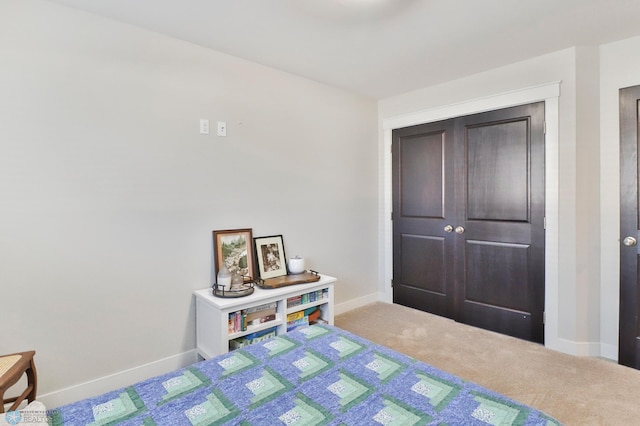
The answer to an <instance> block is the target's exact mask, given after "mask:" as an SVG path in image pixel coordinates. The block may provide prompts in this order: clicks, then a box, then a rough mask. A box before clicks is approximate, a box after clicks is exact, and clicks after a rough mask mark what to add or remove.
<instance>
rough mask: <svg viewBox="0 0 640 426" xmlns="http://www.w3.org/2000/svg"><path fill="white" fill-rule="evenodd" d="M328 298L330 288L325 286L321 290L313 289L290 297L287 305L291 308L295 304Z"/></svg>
mask: <svg viewBox="0 0 640 426" xmlns="http://www.w3.org/2000/svg"><path fill="white" fill-rule="evenodd" d="M328 298H329V289H328V288H323V289H320V290H316V291H311V292H309V293H305V294H301V295H299V296H294V297H290V298H288V299H287V307H289V308H291V307H293V306H298V305H305V304H307V303H314V302H317V301H319V300H324V299H328Z"/></svg>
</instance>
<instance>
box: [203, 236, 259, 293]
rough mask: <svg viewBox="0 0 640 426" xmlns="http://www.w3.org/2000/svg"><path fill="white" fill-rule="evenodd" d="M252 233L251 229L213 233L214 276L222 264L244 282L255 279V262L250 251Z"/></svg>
mask: <svg viewBox="0 0 640 426" xmlns="http://www.w3.org/2000/svg"><path fill="white" fill-rule="evenodd" d="M252 242H253V231H252V229H251V228H245V229H227V230H222V231H213V258H214V264H215V274H216V275H217V274H218V272H219V271H220V268H221V267H222V265H223V264H225V265H226V266H227V269H228V270H229V272H230V273H231V275H233V274H234V272H239V273H240V275H242V276H243V277H244V281H251V280H252V279H254V278H255V260H254V257H253V256H254V253H253V250H252V246H251V245H252Z"/></svg>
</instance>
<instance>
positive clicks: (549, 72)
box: [379, 48, 600, 355]
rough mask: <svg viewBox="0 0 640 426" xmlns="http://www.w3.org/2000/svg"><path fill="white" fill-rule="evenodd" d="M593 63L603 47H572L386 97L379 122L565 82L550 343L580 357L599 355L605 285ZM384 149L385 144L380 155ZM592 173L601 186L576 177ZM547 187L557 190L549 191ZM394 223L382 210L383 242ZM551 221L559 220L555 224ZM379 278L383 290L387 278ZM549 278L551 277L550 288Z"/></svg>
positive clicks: (554, 194) (555, 173) (553, 196)
mask: <svg viewBox="0 0 640 426" xmlns="http://www.w3.org/2000/svg"><path fill="white" fill-rule="evenodd" d="M594 64H595V67H596V69H597V65H598V50H597V48H572V49H567V50H563V51H560V52H556V53H553V54H549V55H545V56H541V57H538V58H532V59H530V60H527V61H523V62H519V63H516V64H512V65H509V66H506V67H502V68H498V69H495V70H491V71H489V72H485V73H481V74H477V75H473V76H470V77H467V78H464V79H460V80H456V81H451V82H448V83H446V84H441V85H438V86H433V87H428V88H425V89H421V90H417V91H414V92H410V93H407V94H404V95H401V96H396V97H393V98H389V99H384V100H382V101H381V102H380V103H379V120H380V121H381V122H384V121H387V122H389V121H394V120H396V121H402V120H401V118H402V117H403V116H405V117H406V116H407V115H411V114H414V115H415V114H416V113H417V112H419V111H424V112H428V111H431V110H434V109H442V110H451V111H455V110H456V106H457V105H465V103H470V102H472V101H474V100H483V99H487V98H491V97H495V96H498V95H501V94H505V93H509V92H512V91H518V90H523V89H526V88H530V87H535V86H538V85H545V84H548V83H551V82H556V81H561V93H560V96H559V98H558V99H557V106H558V114H557V117H555V119H556V120H557V123H558V130H557V133H558V141H557V146H555V147H554V148H555V149H556V150H557V152H555V153H551V154H553V158H554V159H555V160H557V163H556V164H555V166H556V167H555V169H554V170H551V177H552V178H553V179H554V180H555V181H554V182H549V181H547V189H548V192H547V202H548V204H554V205H556V206H557V217H547V225H548V228H547V240H548V241H549V233H550V232H552V233H554V235H552V238H551V240H552V241H554V242H555V244H557V247H555V246H554V247H549V246H547V253H548V259H549V260H548V262H547V274H550V273H552V274H556V276H553V277H549V275H548V277H547V322H548V324H547V327H546V330H547V332H548V333H547V336H546V338H547V342H546V343H547V345H548V346H550V347H552V348H554V349H558V350H562V351H564V352H569V353H575V354H581V355H599V354H600V346H599V343H600V342H599V317H598V305H599V300H600V298H599V292H598V290H599V283H598V280H597V278H593V277H598V276H599V273H600V268H599V260H600V251H599V247H598V244H597V241H598V240H599V238H600V233H599V227H598V224H599V210H598V190H597V187H598V180H597V167H598V156H599V144H598V139H597V137H592V136H591V135H593V134H595V135H597V134H598V130H599V127H598V120H597V114H598V108H597V85H598V73H597V70H596V71H593V70H590V69H589V67H592V66H594ZM588 84H595V86H596V89H595V90H589V91H584V87H585V85H588ZM577 88H580V89H581V92H580V93H577ZM534 100H535V99H532V101H534ZM578 102H583V103H586V104H585V105H588V103H589V102H596V103H595V104H594V105H595V106H594V107H589V106H584V105H581V106H580V107H578V106H577V103H578ZM462 109H464V108H462ZM427 115H428V114H427ZM594 117H595V120H593V118H594ZM441 118H444V117H441ZM578 138H580V139H578ZM578 145H579V146H578ZM385 150H386V148H382V149H381V154H380V155H381V156H382V155H384V154H383V153H384V152H385ZM547 158H549V153H548V154H547ZM578 161H579V162H580V164H578ZM379 167H384V164H382V165H380V164H379ZM593 167H595V170H594V169H593ZM589 173H591V174H592V175H595V177H593V178H590V179H589V183H590V184H594V182H595V187H589V186H583V185H584V183H583V182H582V181H580V182H578V179H583V178H585V177H587V178H588V177H589ZM547 177H548V178H549V174H547ZM549 188H552V189H554V191H549ZM594 194H595V195H594ZM389 196H390V195H389V193H388V191H385V190H382V192H381V197H382V199H383V201H382V203H384V202H385V201H384V199H385V198H387V199H388V198H389ZM594 200H595V201H594ZM589 209H591V210H589ZM388 220H389V219H388V217H385V215H384V214H383V215H380V222H381V223H382V224H383V225H382V226H381V227H380V229H381V231H380V234H381V238H382V239H383V240H384V239H385V237H386V236H387V235H388V231H385V227H384V224H385V223H388ZM550 220H551V221H553V222H552V223H550V222H549V221H550ZM556 220H557V223H555V221H556ZM594 224H595V226H593V225H594ZM592 226H593V227H592ZM550 228H551V230H550ZM594 241H595V242H596V243H595V244H594V243H593V242H594ZM380 253H382V251H381V252H380ZM387 258H388V255H387ZM383 263H385V264H386V265H387V269H388V267H389V262H388V261H387V262H385V261H384V259H383ZM550 266H551V267H550ZM381 281H383V287H384V281H385V279H384V278H383V279H382V280H381ZM550 282H553V285H552V286H550V285H549V283H550ZM594 307H595V316H594ZM550 321H551V324H549V322H550ZM549 331H551V332H549Z"/></svg>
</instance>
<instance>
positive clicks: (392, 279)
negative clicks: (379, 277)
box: [391, 279, 393, 287]
mask: <svg viewBox="0 0 640 426" xmlns="http://www.w3.org/2000/svg"><path fill="white" fill-rule="evenodd" d="M391 287H393V279H391Z"/></svg>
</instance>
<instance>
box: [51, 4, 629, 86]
mask: <svg viewBox="0 0 640 426" xmlns="http://www.w3.org/2000/svg"><path fill="white" fill-rule="evenodd" d="M50 1H53V2H56V3H60V4H64V5H67V6H71V7H74V8H77V9H82V10H85V11H88V12H92V13H95V14H98V15H102V16H105V17H109V18H112V19H115V20H118V21H122V22H126V23H129V24H132V25H135V26H139V27H142V28H146V29H149V30H151V31H155V32H158V33H161V34H165V35H168V36H171V37H175V38H178V39H182V40H185V41H189V42H192V43H196V44H198V45H201V46H205V47H208V48H211V49H214V50H217V51H220V52H224V53H227V54H231V55H234V56H238V57H240V58H244V59H248V60H250V61H253V62H257V63H260V64H263V65H267V66H270V67H273V68H277V69H280V70H283V71H287V72H290V73H293V74H297V75H299V76H303V77H306V78H309V79H312V80H316V81H319V82H322V83H326V84H329V85H332V86H336V87H340V88H343V89H347V90H350V91H353V92H357V93H360V94H363V95H366V96H370V97H373V98H386V97H389V96H393V95H397V94H401V93H405V92H408V91H411V90H414V89H418V88H422V87H427V86H430V85H433V84H437V83H442V82H444V81H449V80H453V79H456V78H460V77H464V76H467V75H471V74H475V73H478V72H482V71H485V70H488V69H492V68H496V67H499V66H502V65H507V64H510V63H513V62H517V61H520V60H524V59H527V58H531V57H535V56H539V55H543V54H545V53H550V52H554V51H557V50H561V49H564V48H568V47H572V46H583V45H587V46H591V45H599V44H603V43H608V42H611V41H615V40H620V39H624V38H629V37H633V36H636V35H640V25H639V22H640V1H639V0H534V1H525V0H179V1H176V0H90V1H89V0H50Z"/></svg>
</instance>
